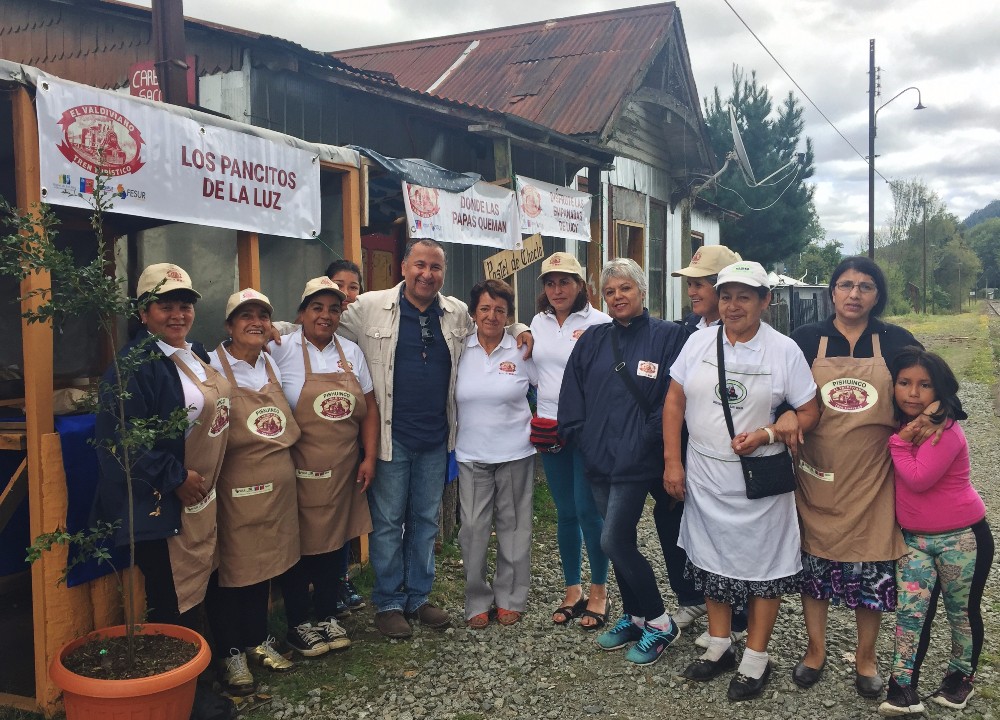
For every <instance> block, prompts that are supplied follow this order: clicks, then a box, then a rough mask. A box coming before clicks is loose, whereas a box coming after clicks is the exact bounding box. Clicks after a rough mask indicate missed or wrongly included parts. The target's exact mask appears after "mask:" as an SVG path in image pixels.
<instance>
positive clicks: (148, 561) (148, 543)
mask: <svg viewBox="0 0 1000 720" xmlns="http://www.w3.org/2000/svg"><path fill="white" fill-rule="evenodd" d="M135 564H136V567H138V568H139V569H140V570H142V575H143V577H144V578H145V585H146V607H147V608H148V611H147V613H146V620H147V621H149V622H156V623H169V624H171V625H183V626H184V627H186V628H190V629H191V630H194V631H195V632H198V633H201V634H204V632H205V628H204V623H203V621H202V613H201V610H202V607H201V605H200V604H199V605H196V606H195V607H193V608H191V609H190V610H188V611H187V612H184V613H182V612H180V610H179V609H178V607H177V591H176V590H175V588H174V574H173V570H172V569H171V567H170V552H169V551H168V550H167V541H166V540H165V539H162V540H143V541H140V542H137V543H136V544H135Z"/></svg>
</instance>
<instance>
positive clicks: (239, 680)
mask: <svg viewBox="0 0 1000 720" xmlns="http://www.w3.org/2000/svg"><path fill="white" fill-rule="evenodd" d="M229 652H230V653H231V654H230V655H229V657H226V658H223V659H222V684H223V685H224V686H225V688H226V690H228V691H229V692H230V693H232V694H233V695H249V694H250V693H252V692H253V687H254V685H253V675H251V674H250V668H249V667H247V656H246V654H245V653H241V652H240V651H239V650H237V649H236V648H232V649H231V650H230V651H229Z"/></svg>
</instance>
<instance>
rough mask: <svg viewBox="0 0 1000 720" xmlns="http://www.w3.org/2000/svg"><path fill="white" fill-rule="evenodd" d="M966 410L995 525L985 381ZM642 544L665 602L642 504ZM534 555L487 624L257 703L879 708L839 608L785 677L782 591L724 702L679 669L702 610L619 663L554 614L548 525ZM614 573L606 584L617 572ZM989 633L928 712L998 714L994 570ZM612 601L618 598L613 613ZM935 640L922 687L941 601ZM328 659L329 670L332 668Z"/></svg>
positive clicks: (425, 708)
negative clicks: (741, 686) (765, 668)
mask: <svg viewBox="0 0 1000 720" xmlns="http://www.w3.org/2000/svg"><path fill="white" fill-rule="evenodd" d="M962 399H963V402H964V403H965V407H966V409H967V411H968V413H969V415H970V417H971V419H970V420H969V421H967V422H966V423H964V428H965V432H966V434H967V436H968V438H969V442H970V445H971V449H972V464H973V468H972V470H973V482H974V483H975V485H976V487H977V488H978V489H979V491H980V493H981V494H982V495H983V498H984V500H985V501H986V505H987V508H988V509H989V517H990V522H991V524H992V525H993V527H994V528H997V527H1000V520H998V514H1000V487H998V481H997V479H996V468H997V466H998V465H1000V428H998V422H997V417H996V415H995V413H994V400H993V398H992V396H991V393H990V389H989V388H988V387H987V386H985V385H975V384H967V385H965V386H964V388H963V395H962ZM639 536H640V543H641V544H642V545H643V546H644V548H645V552H646V556H647V557H648V558H650V559H651V560H652V562H653V565H654V567H656V568H657V569H658V572H659V573H660V574H661V578H660V587H661V590H662V591H663V593H664V597H665V599H666V600H667V605H668V607H671V606H672V605H673V601H674V599H673V597H672V595H671V594H670V591H669V586H668V584H667V582H666V578H665V577H662V573H663V558H662V555H661V553H660V548H659V544H658V541H657V539H656V533H655V530H654V528H653V521H652V516H651V513H650V508H647V512H646V514H645V516H644V517H643V520H642V523H641V525H640V528H639ZM533 557H534V568H533V575H532V591H531V596H530V600H529V609H528V613H527V614H526V615H525V617H524V619H523V620H522V621H521V623H519V624H518V625H515V626H513V627H500V626H499V625H497V624H495V623H494V624H491V625H490V627H489V628H488V629H487V630H485V631H471V630H467V629H466V628H465V627H464V626H456V627H454V628H450V629H448V630H446V631H443V632H441V631H431V630H425V629H422V628H416V629H415V633H414V638H413V639H411V640H409V641H402V642H399V641H392V644H393V645H394V646H396V647H394V648H393V651H394V653H393V655H394V656H396V657H398V659H399V662H398V664H393V667H389V665H390V664H388V663H387V664H386V665H385V667H386V669H385V671H384V672H383V676H382V677H381V678H379V680H378V681H377V682H371V681H369V682H356V681H357V680H360V678H354V677H351V676H350V675H348V676H346V677H345V676H344V674H343V672H341V673H340V679H342V680H346V681H349V682H350V683H351V685H352V687H354V686H355V685H356V686H357V692H354V691H353V690H352V693H351V695H350V697H348V698H347V699H346V700H338V701H337V702H336V703H335V704H334V703H331V702H329V701H328V698H327V697H326V696H327V692H326V688H316V689H315V690H312V691H310V692H309V700H308V701H306V702H297V703H296V704H295V705H291V704H289V703H286V702H284V701H283V700H282V698H281V697H277V696H276V697H275V700H274V702H273V703H272V705H271V706H270V707H269V708H268V709H267V710H266V711H265V710H260V711H257V712H258V713H261V714H263V713H267V714H270V715H271V716H273V718H275V720H289V719H290V718H296V717H300V716H308V717H317V718H370V719H372V720H383V719H385V720H390V719H391V720H416V719H417V718H456V719H461V720H472V719H474V718H484V719H485V718H536V719H540V718H552V719H556V718H566V719H569V718H585V717H588V716H608V717H619V718H650V717H667V718H675V717H676V718H680V717H690V718H736V717H739V718H760V719H764V718H788V719H791V718H818V719H822V720H838V719H844V720H846V719H848V718H851V719H854V718H874V717H878V713H877V708H878V705H879V701H877V700H865V699H863V698H861V697H859V696H858V695H857V693H856V692H855V690H854V685H853V679H854V666H853V656H852V652H853V649H854V622H853V614H851V613H849V612H846V611H843V610H841V609H839V608H832V609H831V612H830V626H829V631H828V636H829V641H828V642H829V646H828V648H827V652H828V658H829V660H828V663H827V669H826V673H825V675H824V677H823V679H822V681H821V682H820V683H819V684H818V685H816V686H814V687H813V688H812V689H810V690H801V689H799V688H798V687H796V686H795V685H794V684H793V683H792V681H791V678H790V673H791V669H792V667H793V666H794V665H795V663H796V662H797V660H798V658H799V656H800V655H801V653H802V652H803V650H804V648H805V644H806V639H805V629H804V626H803V623H802V611H801V607H800V605H799V602H798V599H797V598H788V599H786V600H785V602H784V603H783V605H782V611H781V614H780V616H779V618H778V623H777V626H776V628H775V633H774V636H773V638H772V641H771V646H770V653H771V657H772V660H773V661H774V662H775V664H776V669H775V672H774V674H773V676H772V679H771V682H770V684H769V686H768V687H767V689H766V691H765V694H764V695H763V696H762V697H761V698H758V699H757V700H754V701H750V702H744V703H738V704H732V703H730V702H728V700H727V699H726V688H727V685H728V681H729V677H731V675H729V674H727V675H724V676H723V677H721V678H718V679H716V680H715V681H713V682H710V683H705V684H700V683H690V682H686V681H684V680H683V679H682V678H680V677H679V673H680V672H681V671H682V670H683V669H684V667H685V666H686V665H687V664H688V663H689V662H690V661H691V660H692V659H694V658H695V657H697V656H698V655H699V654H700V653H701V650H700V648H698V647H697V646H695V645H694V639H695V638H696V637H697V636H698V635H699V634H700V633H701V632H702V631H703V630H704V629H705V627H704V625H703V624H697V625H696V627H693V628H691V629H690V630H689V631H686V632H685V633H684V634H683V635H682V636H681V638H680V639H679V640H678V641H677V642H676V643H675V644H674V645H673V646H672V647H671V648H670V649H668V650H667V651H666V652H665V653H664V655H663V657H661V659H660V661H659V662H658V663H657V664H655V665H653V666H651V667H646V668H638V667H635V666H632V665H630V664H629V663H626V662H625V660H624V655H623V653H605V652H602V651H600V650H599V649H598V648H597V646H596V645H595V644H594V642H593V638H594V635H593V633H588V632H584V631H582V630H581V629H579V628H578V627H576V626H575V625H573V626H569V627H555V626H553V625H552V623H551V622H550V619H549V617H550V612H551V610H552V609H554V608H555V607H556V605H557V604H558V603H559V601H560V600H561V598H562V595H561V584H562V583H561V571H560V570H559V567H558V562H557V561H556V558H557V557H558V552H557V548H556V543H555V538H554V536H553V535H552V534H551V533H549V534H547V535H542V534H540V533H536V537H535V541H534V556H533ZM439 575H452V576H455V577H458V578H460V577H461V568H460V567H459V566H458V565H457V563H445V564H444V566H443V567H441V568H440V571H439ZM611 587H614V585H613V584H612V585H611ZM461 603H462V598H461V597H454V598H452V599H451V601H450V602H448V603H447V604H446V607H447V609H448V610H449V611H450V612H451V613H452V614H453V617H454V618H455V619H456V623H457V622H459V621H460V620H461V618H462V617H463V616H462V604H461ZM983 609H984V615H985V620H986V647H985V649H984V653H983V659H982V661H981V663H980V668H979V675H978V678H977V694H976V696H975V697H974V698H973V700H972V701H971V702H970V705H969V707H968V708H967V709H966V710H964V711H953V710H947V709H945V708H941V707H939V706H937V705H934V704H932V703H926V705H927V707H928V710H927V715H929V716H931V717H958V716H961V717H963V718H987V719H990V718H997V720H1000V677H998V675H1000V666H998V665H1000V649H998V647H997V638H1000V632H998V630H1000V573H998V572H996V569H994V572H993V573H992V575H991V577H990V580H989V583H988V585H987V588H986V594H985V598H984V601H983ZM620 610H621V608H620V606H617V607H615V608H614V609H613V615H614V616H617V614H618V613H619V612H620ZM348 627H349V628H351V631H352V634H353V635H354V636H355V638H356V639H357V640H361V641H362V642H385V641H384V640H382V639H380V638H378V636H377V635H376V634H374V629H373V628H372V627H371V611H370V610H368V611H367V612H365V613H362V614H360V615H359V616H356V617H354V618H352V619H351V620H350V621H349V623H348ZM935 628H936V630H935V633H934V637H933V641H932V646H931V649H930V652H929V654H928V657H927V660H926V662H925V665H924V672H923V679H924V682H923V687H921V691H922V693H924V694H927V693H930V692H931V691H932V690H934V689H935V688H936V686H937V682H938V680H939V679H940V677H941V676H942V675H943V674H944V668H945V666H946V663H947V654H948V651H949V649H950V643H949V640H948V634H947V623H946V622H945V619H944V615H943V610H940V609H939V615H938V618H937V621H936V623H935ZM892 629H893V617H892V616H886V617H885V619H884V620H883V623H882V632H881V633H880V636H879V665H880V668H881V670H882V674H883V676H885V675H887V668H888V665H889V663H890V662H891V659H892ZM334 668H335V666H331V670H332V677H331V678H330V681H331V683H336V682H338V677H337V673H336V671H335V670H334Z"/></svg>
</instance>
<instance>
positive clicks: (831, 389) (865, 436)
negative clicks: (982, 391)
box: [775, 257, 935, 698]
mask: <svg viewBox="0 0 1000 720" xmlns="http://www.w3.org/2000/svg"><path fill="white" fill-rule="evenodd" d="M830 296H831V297H832V299H833V306H834V314H833V315H832V316H830V317H829V318H827V319H826V320H823V321H821V322H817V323H811V324H809V325H804V326H802V327H800V328H798V329H797V330H795V332H794V333H792V339H793V340H795V342H796V343H798V345H799V347H800V348H801V349H802V353H803V354H804V355H805V357H806V361H807V362H808V363H809V365H810V367H811V368H812V374H813V379H814V380H815V381H816V387H817V388H818V394H819V401H820V402H819V407H820V413H821V414H820V420H819V424H817V425H816V427H815V428H814V429H813V430H812V431H810V432H809V433H808V434H806V435H805V438H804V441H803V438H802V434H801V433H800V432H799V429H798V425H797V423H796V421H795V417H794V415H793V414H791V413H787V412H786V413H784V415H783V416H782V417H781V419H780V420H779V421H778V423H777V425H776V427H775V432H776V434H777V435H778V436H779V437H780V438H781V439H782V441H784V442H785V443H786V444H788V445H789V447H791V448H793V449H797V456H798V458H799V462H798V463H797V470H798V485H799V487H798V490H797V491H796V498H795V499H796V506H797V508H798V511H799V517H800V520H801V525H802V575H803V582H802V610H803V616H804V619H805V624H806V632H807V633H808V636H809V642H808V646H807V648H806V651H805V654H804V655H803V656H802V659H801V660H800V661H799V663H798V664H797V665H796V666H795V668H794V669H793V670H792V680H793V681H794V682H795V684H796V685H798V686H799V687H802V688H809V687H812V686H813V685H815V684H816V683H817V682H818V681H819V679H820V677H821V675H822V673H823V668H824V666H825V665H826V620H827V611H828V609H829V606H830V602H831V601H833V603H834V604H843V605H845V606H846V607H848V608H850V609H851V610H853V611H854V616H855V621H856V623H857V649H856V651H855V672H856V674H855V679H854V685H855V688H856V690H857V692H858V694H859V695H861V696H862V697H867V698H875V697H878V696H879V695H880V694H881V692H882V688H883V681H882V678H881V676H880V675H879V671H878V665H877V663H876V659H875V640H876V638H877V636H878V630H879V624H880V623H881V620H882V613H886V612H893V611H895V609H896V580H895V572H896V570H895V566H896V560H897V559H898V558H900V557H901V556H902V555H903V554H904V553H905V552H906V546H905V545H904V543H903V536H902V534H901V533H900V531H899V526H897V525H896V516H895V506H894V503H895V497H894V493H893V471H892V459H891V457H890V456H889V450H888V440H889V437H890V436H891V435H892V434H893V432H895V430H896V421H895V417H894V412H893V406H892V376H891V375H890V374H889V365H890V364H891V363H892V361H893V359H894V358H895V357H896V355H897V353H899V352H900V351H901V350H902V349H903V348H904V347H906V346H909V345H919V343H918V342H917V341H916V339H915V338H914V337H913V335H912V334H910V332H909V331H907V330H905V329H903V328H901V327H899V326H897V325H890V324H888V323H884V322H882V321H881V320H879V319H878V317H879V315H881V314H882V311H883V310H884V309H885V306H886V302H887V301H888V285H887V283H886V279H885V275H884V274H883V273H882V270H881V269H880V268H879V267H878V265H876V264H875V263H874V261H872V260H870V259H869V258H867V257H850V258H846V259H845V260H843V261H842V262H841V263H840V265H838V266H837V268H836V269H835V270H834V271H833V276H832V277H831V278H830ZM927 420H928V422H926V423H925V424H924V430H923V431H918V433H917V437H916V440H917V442H919V441H922V440H923V439H924V438H926V437H927V436H928V435H930V434H931V433H933V432H934V431H935V427H934V425H933V423H931V422H930V419H929V418H928V419H927Z"/></svg>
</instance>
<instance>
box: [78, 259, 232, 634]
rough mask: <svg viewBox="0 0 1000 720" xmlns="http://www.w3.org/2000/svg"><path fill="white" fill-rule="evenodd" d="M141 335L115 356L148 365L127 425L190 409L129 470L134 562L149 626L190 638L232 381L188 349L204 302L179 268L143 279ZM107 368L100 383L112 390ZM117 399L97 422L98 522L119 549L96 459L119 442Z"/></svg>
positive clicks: (209, 550)
mask: <svg viewBox="0 0 1000 720" xmlns="http://www.w3.org/2000/svg"><path fill="white" fill-rule="evenodd" d="M137 291H138V296H139V301H140V303H142V302H143V301H146V300H148V299H149V298H150V297H151V296H152V295H155V300H153V301H152V302H149V303H148V304H147V305H146V306H145V307H144V308H142V309H141V310H140V319H141V320H142V323H143V325H144V326H145V330H143V331H141V332H139V333H137V335H136V336H135V338H133V340H132V341H131V342H130V343H129V344H128V345H127V346H126V347H125V348H123V349H122V350H121V352H120V353H119V354H120V355H122V356H125V355H127V354H129V353H130V352H131V351H132V350H133V349H134V348H137V347H138V348H139V352H140V353H141V354H144V355H145V356H146V361H145V362H143V363H142V364H140V365H139V366H138V368H137V369H136V370H135V372H134V374H133V375H132V378H131V379H130V381H129V383H128V387H129V390H130V396H129V397H128V398H126V399H125V419H126V420H128V419H130V418H136V419H151V418H163V419H166V418H170V417H171V416H172V415H173V414H175V413H177V412H178V411H179V410H180V411H183V410H184V409H185V408H186V409H187V419H188V427H187V430H186V432H185V433H183V436H181V435H178V436H177V437H172V438H162V439H160V440H158V441H157V442H156V443H154V445H153V446H152V447H151V448H149V449H148V450H146V451H145V452H143V453H142V454H141V455H139V457H138V459H136V460H135V462H134V464H133V468H132V479H133V494H134V512H133V518H134V526H133V528H134V533H135V540H136V544H135V562H136V565H137V566H138V567H139V569H140V570H142V573H143V577H144V580H145V588H146V604H147V608H148V612H147V618H148V619H149V620H150V621H152V622H165V623H173V624H181V625H186V626H188V627H191V628H193V629H196V630H199V631H201V630H203V629H202V628H199V627H197V625H198V623H197V613H196V612H193V610H194V609H195V608H196V607H197V606H198V605H199V604H200V603H201V601H202V600H203V599H204V597H205V590H206V588H207V587H208V579H209V576H210V575H211V574H212V571H213V570H214V569H215V567H216V508H217V505H216V488H215V484H216V480H217V478H218V474H219V470H220V468H221V467H222V456H223V452H224V450H225V447H226V438H227V434H228V430H229V390H230V388H229V382H228V381H227V380H226V379H225V378H224V377H222V376H221V375H219V373H217V372H216V371H215V370H213V369H212V368H211V367H209V366H208V365H207V364H206V362H205V361H206V360H207V359H208V356H207V354H205V350H204V348H203V347H202V346H201V345H198V344H194V345H192V344H191V343H188V342H187V334H188V332H189V331H190V329H191V324H192V323H193V322H194V304H195V302H196V301H197V300H198V298H200V297H201V296H200V295H199V294H198V293H197V292H195V290H194V289H193V288H192V287H191V278H190V277H189V276H188V274H187V273H186V272H185V271H184V270H183V269H181V268H180V267H178V266H176V265H173V264H171V263H159V264H156V265H151V266H149V267H147V268H146V269H145V270H144V271H143V272H142V275H141V276H140V277H139V281H138V286H137ZM113 372H114V370H113V368H112V369H109V371H108V372H107V373H105V377H104V382H105V383H112V382H113V381H114V380H113ZM113 402H114V399H113V398H111V397H109V396H108V395H107V394H105V395H104V396H103V397H102V399H101V404H102V408H105V409H103V410H102V411H101V413H100V414H99V415H98V420H97V438H98V441H99V445H98V456H99V459H100V463H101V471H102V472H101V480H100V484H99V487H98V497H97V501H96V506H95V514H96V516H97V517H98V518H102V519H106V520H115V519H117V520H120V521H121V524H120V527H119V530H118V534H117V536H116V542H117V543H118V544H126V543H127V542H128V527H127V523H128V496H127V493H126V488H125V475H124V472H123V470H122V468H121V466H120V465H119V464H118V461H117V460H116V459H115V458H113V457H111V456H110V455H109V454H108V453H106V452H105V451H103V450H101V444H100V443H104V442H109V441H115V440H116V439H117V438H118V427H117V421H116V419H115V414H114V413H113V412H112V411H109V410H107V408H109V407H111V403H113Z"/></svg>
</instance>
